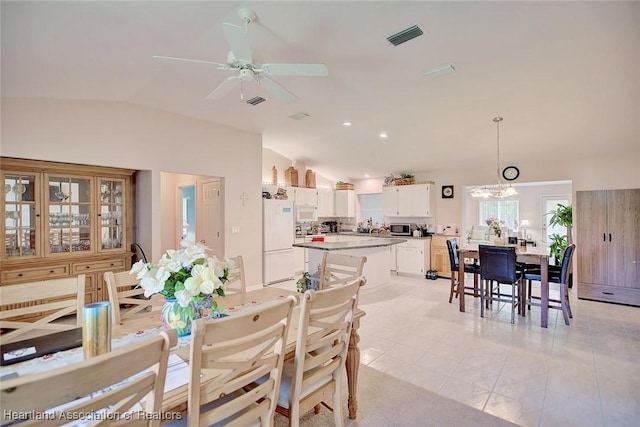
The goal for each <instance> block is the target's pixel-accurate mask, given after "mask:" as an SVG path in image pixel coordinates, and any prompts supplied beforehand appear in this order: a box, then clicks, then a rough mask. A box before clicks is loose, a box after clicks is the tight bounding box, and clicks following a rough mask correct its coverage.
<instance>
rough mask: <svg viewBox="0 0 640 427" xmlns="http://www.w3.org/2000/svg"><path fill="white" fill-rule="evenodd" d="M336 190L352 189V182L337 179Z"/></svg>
mask: <svg viewBox="0 0 640 427" xmlns="http://www.w3.org/2000/svg"><path fill="white" fill-rule="evenodd" d="M336 190H353V184H350V183H348V182H342V181H338V182H336Z"/></svg>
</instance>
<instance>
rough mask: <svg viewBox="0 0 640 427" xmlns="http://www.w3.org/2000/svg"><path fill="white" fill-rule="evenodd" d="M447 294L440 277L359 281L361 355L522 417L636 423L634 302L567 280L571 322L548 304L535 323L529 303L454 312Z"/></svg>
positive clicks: (639, 403) (638, 365) (637, 322)
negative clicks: (598, 294) (544, 316)
mask: <svg viewBox="0 0 640 427" xmlns="http://www.w3.org/2000/svg"><path fill="white" fill-rule="evenodd" d="M469 279H471V278H469ZM282 286H283V287H288V288H290V285H282ZM552 295H553V291H552ZM448 297H449V280H448V279H438V280H426V279H420V278H408V277H402V276H395V275H392V279H391V282H390V284H388V285H384V286H379V287H377V288H374V289H372V288H370V289H367V288H366V286H365V288H363V289H362V291H361V294H360V307H361V308H362V309H363V310H365V311H366V313H367V315H366V316H365V317H364V318H363V319H362V322H361V327H360V336H361V341H360V348H361V362H362V363H364V364H366V365H368V366H370V367H372V368H375V369H378V370H380V371H383V372H386V373H388V374H390V375H393V376H395V377H398V378H401V379H403V380H405V381H408V382H411V383H413V384H416V385H418V386H420V387H423V388H426V389H429V390H432V391H434V392H436V393H438V394H441V395H443V396H447V397H449V398H452V399H455V400H458V401H460V402H463V403H465V404H467V405H470V406H473V407H475V408H478V409H480V410H482V411H485V412H488V413H491V414H493V415H496V416H498V417H500V418H503V419H506V420H509V421H512V422H514V423H516V424H519V425H522V426H549V427H551V426H562V427H565V426H580V427H586V426H615V427H619V426H634V427H635V426H638V425H640V308H637V307H628V306H622V305H613V304H605V303H600V302H593V301H585V300H578V299H577V297H576V288H575V287H574V289H572V290H571V308H572V310H573V319H572V320H571V325H569V326H567V325H565V324H564V320H563V318H562V313H561V312H559V311H558V310H550V311H549V328H547V329H543V328H540V326H539V325H540V309H539V308H538V307H532V308H531V311H530V312H529V313H527V317H526V318H521V317H520V318H517V319H516V323H515V324H511V323H510V311H509V307H505V306H504V305H500V306H498V305H497V304H495V303H494V306H493V308H492V309H491V310H489V311H487V312H486V313H485V316H486V317H485V318H484V319H482V318H480V306H479V302H478V300H477V299H475V298H472V297H471V296H467V297H466V298H467V300H466V302H467V312H466V313H460V312H459V311H458V304H457V300H455V299H454V302H453V303H452V304H449V303H448Z"/></svg>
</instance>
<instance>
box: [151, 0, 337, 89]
mask: <svg viewBox="0 0 640 427" xmlns="http://www.w3.org/2000/svg"><path fill="white" fill-rule="evenodd" d="M238 14H239V15H240V18H242V20H243V21H244V23H245V26H244V27H241V26H238V25H235V24H229V23H227V22H224V23H223V24H222V30H223V31H224V35H225V37H226V39H227V41H228V43H229V46H230V47H231V51H230V52H229V54H228V55H227V63H226V64H221V63H218V62H211V61H203V60H199V59H185V58H173V57H169V56H154V57H153V59H157V60H160V61H178V62H190V63H196V64H208V65H215V66H216V67H217V68H218V70H233V71H236V72H237V73H236V75H234V76H231V77H228V78H227V79H226V80H224V81H223V82H222V83H220V85H218V87H216V88H215V89H214V90H213V91H212V92H211V93H210V94H209V95H208V96H207V99H220V98H222V97H223V96H224V95H226V94H227V93H229V92H230V91H231V89H233V88H234V87H236V86H237V85H238V84H240V85H242V83H243V82H251V81H255V82H256V83H258V84H259V85H260V86H262V87H263V88H264V89H265V90H266V91H267V92H269V93H271V94H272V95H273V96H275V97H277V98H279V99H280V100H282V101H284V102H293V101H295V100H297V99H298V97H297V96H296V95H294V94H293V93H291V92H290V91H289V90H287V89H286V88H285V87H284V86H282V85H280V84H279V83H277V82H276V81H275V80H273V79H271V78H270V77H269V76H270V75H271V76H327V75H329V70H328V69H327V66H326V65H325V64H258V63H254V62H253V56H252V54H251V47H250V46H249V37H248V28H249V24H250V23H251V22H253V21H255V19H256V18H257V15H256V13H255V12H254V11H253V10H251V9H249V8H246V7H242V8H240V9H238ZM241 97H242V94H241Z"/></svg>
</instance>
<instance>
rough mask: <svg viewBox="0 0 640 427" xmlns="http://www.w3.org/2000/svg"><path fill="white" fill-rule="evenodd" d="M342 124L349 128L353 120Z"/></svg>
mask: <svg viewBox="0 0 640 427" xmlns="http://www.w3.org/2000/svg"><path fill="white" fill-rule="evenodd" d="M342 126H344V127H347V128H348V127H349V126H351V122H350V121H346V122H342Z"/></svg>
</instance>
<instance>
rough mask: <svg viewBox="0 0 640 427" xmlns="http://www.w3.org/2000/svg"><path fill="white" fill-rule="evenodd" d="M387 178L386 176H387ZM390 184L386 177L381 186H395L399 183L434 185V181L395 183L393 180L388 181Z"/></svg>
mask: <svg viewBox="0 0 640 427" xmlns="http://www.w3.org/2000/svg"><path fill="white" fill-rule="evenodd" d="M387 178H388V177H387ZM389 182H390V184H388V183H387V179H385V184H384V185H383V187H397V186H399V185H421V184H431V185H435V181H417V182H416V181H415V180H414V182H413V183H412V184H395V183H394V182H395V181H389Z"/></svg>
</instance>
